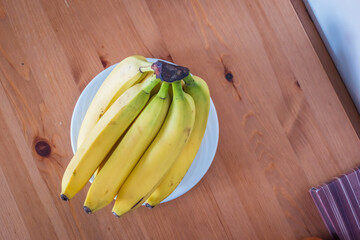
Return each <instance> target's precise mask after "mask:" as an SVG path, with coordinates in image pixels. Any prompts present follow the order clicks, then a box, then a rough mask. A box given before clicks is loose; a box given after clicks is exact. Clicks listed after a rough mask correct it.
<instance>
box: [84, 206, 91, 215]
mask: <svg viewBox="0 0 360 240" xmlns="http://www.w3.org/2000/svg"><path fill="white" fill-rule="evenodd" d="M84 211H85V212H86V213H87V214H90V213H92V212H91V209H90V208H88V207H87V206H84Z"/></svg>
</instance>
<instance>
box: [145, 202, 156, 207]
mask: <svg viewBox="0 0 360 240" xmlns="http://www.w3.org/2000/svg"><path fill="white" fill-rule="evenodd" d="M145 206H146V207H147V208H154V207H155V206H151V205H150V204H148V203H145Z"/></svg>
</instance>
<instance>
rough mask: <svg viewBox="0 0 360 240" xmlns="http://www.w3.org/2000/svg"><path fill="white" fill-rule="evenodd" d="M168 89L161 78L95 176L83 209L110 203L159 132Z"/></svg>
mask: <svg viewBox="0 0 360 240" xmlns="http://www.w3.org/2000/svg"><path fill="white" fill-rule="evenodd" d="M168 89H169V84H168V83H166V82H163V83H162V85H161V89H160V91H159V93H158V94H157V95H156V96H154V97H152V99H151V100H150V102H149V104H148V105H147V106H146V107H145V108H144V110H143V111H142V112H141V113H140V115H139V116H138V117H137V119H136V120H135V121H134V123H133V124H132V125H131V126H130V128H129V130H128V131H127V133H126V134H125V135H124V137H123V139H122V140H121V142H120V143H119V145H118V146H117V148H116V149H115V150H114V152H113V153H112V154H111V156H110V157H109V159H108V160H107V162H106V163H105V165H104V166H103V167H102V169H101V171H100V172H99V173H98V175H97V176H96V177H95V179H94V181H93V183H92V184H91V186H90V189H89V191H88V193H87V196H86V199H85V203H84V210H85V212H86V213H92V212H95V211H97V210H99V209H101V208H103V207H105V206H106V205H108V204H109V203H111V201H112V200H113V199H114V197H115V196H116V194H117V193H118V192H119V189H120V187H121V185H122V184H123V183H124V181H125V179H126V178H127V176H128V175H129V174H130V172H131V170H132V169H133V168H134V166H135V165H136V163H137V162H138V161H139V159H140V157H141V156H142V155H143V153H144V152H145V150H146V149H147V148H148V147H149V145H150V144H151V142H152V141H153V139H154V138H155V136H156V134H157V133H158V132H159V130H160V128H161V126H162V124H163V122H164V120H165V117H166V115H167V112H168V109H169V105H170V97H169V91H168Z"/></svg>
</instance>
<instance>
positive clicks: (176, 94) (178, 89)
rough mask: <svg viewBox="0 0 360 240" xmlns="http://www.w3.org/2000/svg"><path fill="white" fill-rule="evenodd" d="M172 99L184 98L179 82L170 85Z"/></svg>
mask: <svg viewBox="0 0 360 240" xmlns="http://www.w3.org/2000/svg"><path fill="white" fill-rule="evenodd" d="M172 89H173V97H174V98H182V97H184V91H183V89H182V86H181V80H178V81H176V82H173V83H172Z"/></svg>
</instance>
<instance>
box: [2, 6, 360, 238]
mask: <svg viewBox="0 0 360 240" xmlns="http://www.w3.org/2000/svg"><path fill="white" fill-rule="evenodd" d="M304 29H305V31H304ZM310 40H311V41H310ZM134 54H140V55H144V56H147V57H156V58H161V59H166V60H171V61H174V62H175V63H178V64H180V65H184V66H188V67H189V68H190V69H191V71H192V72H193V73H194V74H196V75H199V76H201V77H203V78H204V79H205V80H206V81H207V82H208V85H209V87H210V90H211V97H212V99H213V100H214V102H215V106H216V109H217V112H218V117H219V121H220V141H219V146H218V150H217V154H216V157H215V159H214V162H213V164H212V166H211V168H210V169H209V171H208V173H207V174H206V175H205V177H204V178H203V180H202V181H201V182H200V183H199V184H198V185H197V186H196V187H195V188H193V189H192V190H191V191H190V192H188V193H187V194H185V195H184V196H182V197H180V198H178V199H176V200H174V201H171V202H169V203H167V204H163V205H161V206H158V207H156V208H155V209H153V210H149V209H146V208H140V209H139V210H137V211H135V212H132V213H130V214H127V215H125V216H123V217H121V218H120V219H117V218H115V217H114V216H113V215H112V214H111V206H109V207H107V208H105V209H103V210H102V211H99V212H97V213H95V214H93V215H86V214H85V213H84V212H83V209H82V204H83V201H84V197H85V194H86V190H87V188H88V186H87V188H86V189H84V190H83V191H82V192H80V193H79V194H78V195H77V196H76V197H75V198H74V199H72V200H71V201H70V202H63V201H61V200H60V197H59V193H60V181H61V178H62V174H63V172H64V169H65V167H66V166H67V164H68V162H69V160H70V158H71V157H72V151H71V147H70V136H69V129H70V119H71V115H72V111H73V108H74V105H75V103H76V100H77V98H78V97H79V95H80V93H81V91H82V90H83V89H84V87H85V86H86V84H87V83H88V82H89V81H90V80H91V79H92V78H93V77H94V76H95V75H96V74H97V73H99V72H100V71H102V70H103V69H104V68H106V67H108V66H110V65H112V64H114V63H116V62H118V61H120V60H121V59H123V58H124V57H126V56H129V55H134ZM325 70H326V71H325ZM227 73H231V74H232V76H233V79H232V80H227V79H226V78H225V74H227ZM0 80H1V85H0V106H1V108H0V110H1V111H0V118H1V119H0V124H1V137H0V153H1V159H0V167H1V169H0V200H1V207H0V239H82V238H83V239H302V238H304V237H309V236H318V237H323V238H327V237H329V235H328V233H327V230H326V228H325V225H324V224H323V222H322V220H321V218H320V216H319V214H318V212H317V210H316V208H315V206H314V204H313V202H312V200H311V198H310V196H309V194H308V190H309V188H310V187H312V186H316V185H319V184H321V183H323V182H325V181H328V180H330V179H332V177H334V176H336V175H338V174H341V173H344V172H346V171H348V170H350V169H351V168H353V167H355V166H357V165H359V162H360V141H359V137H358V135H357V133H356V132H358V133H359V126H360V125H358V124H359V123H360V119H359V115H358V113H357V112H356V110H355V108H354V106H353V104H352V102H351V100H350V98H349V96H348V94H347V92H346V90H345V88H344V86H343V85H342V83H341V81H340V78H339V76H338V73H337V72H336V69H335V68H334V66H333V64H332V62H331V60H330V58H329V56H328V54H327V53H326V49H325V48H324V46H323V44H322V43H321V40H320V38H319V36H318V34H317V33H316V30H315V28H314V26H313V25H312V23H311V21H310V20H309V17H308V15H307V14H306V11H305V8H304V6H303V4H302V2H301V1H300V0H292V1H289V0H282V1H277V0H272V1H266V0H258V1H253V0H242V1H236V0H234V1H205V0H201V1H197V0H185V1H176V0H173V1H165V0H164V1H143V0H123V1H115V0H113V1H109V0H106V1H95V0H92V1H79V0H63V1H61V0H56V1H55V0H54V1H48V0H33V1H26V0H17V1H14V0H13V1H10V0H1V1H0ZM35 146H37V147H35Z"/></svg>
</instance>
